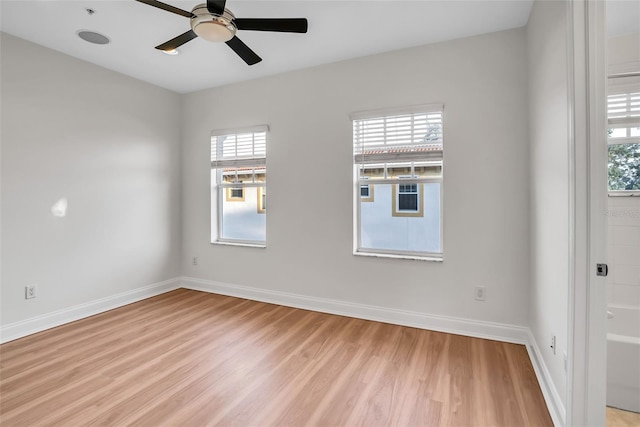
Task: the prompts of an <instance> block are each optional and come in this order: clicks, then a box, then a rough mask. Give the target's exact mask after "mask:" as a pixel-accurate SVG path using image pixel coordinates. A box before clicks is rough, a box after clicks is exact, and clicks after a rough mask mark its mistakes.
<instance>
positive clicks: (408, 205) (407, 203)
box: [398, 194, 418, 212]
mask: <svg viewBox="0 0 640 427" xmlns="http://www.w3.org/2000/svg"><path fill="white" fill-rule="evenodd" d="M398 210H399V211H411V212H417V211H418V195H417V194H398Z"/></svg>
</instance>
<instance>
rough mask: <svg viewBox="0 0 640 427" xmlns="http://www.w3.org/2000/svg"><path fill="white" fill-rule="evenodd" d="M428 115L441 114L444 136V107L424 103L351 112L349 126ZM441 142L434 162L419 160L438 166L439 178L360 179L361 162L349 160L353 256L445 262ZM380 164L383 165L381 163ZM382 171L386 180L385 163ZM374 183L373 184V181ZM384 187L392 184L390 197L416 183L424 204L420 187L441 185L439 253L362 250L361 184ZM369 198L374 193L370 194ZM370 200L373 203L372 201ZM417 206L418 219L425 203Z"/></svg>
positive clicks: (432, 160) (427, 158)
mask: <svg viewBox="0 0 640 427" xmlns="http://www.w3.org/2000/svg"><path fill="white" fill-rule="evenodd" d="M425 113H426V114H429V113H440V114H441V115H442V121H441V129H442V132H443V133H444V123H445V120H444V105H443V104H424V105H417V106H410V107H401V108H384V109H379V110H369V111H362V112H357V113H352V114H350V119H351V121H352V125H353V123H355V121H356V120H366V119H375V118H382V117H388V116H401V115H407V114H425ZM353 143H354V141H353V140H352V144H353ZM441 143H442V150H441V154H440V157H439V158H437V159H433V158H431V157H429V156H428V155H426V156H425V158H424V159H422V160H421V161H420V162H419V163H433V164H434V165H436V166H440V168H441V173H440V176H438V177H417V176H413V175H410V176H409V178H405V177H402V178H400V177H397V176H395V177H388V178H385V179H380V180H378V179H376V180H369V178H368V177H361V176H360V170H359V167H360V166H361V165H362V164H360V163H357V162H356V160H355V157H354V159H352V166H353V182H354V186H353V194H354V197H353V204H354V206H353V233H352V234H353V255H356V256H365V257H381V258H395V259H408V260H418V261H433V262H443V261H444V248H445V245H444V215H443V212H444V191H443V190H444V170H445V168H444V157H445V154H444V136H442V138H441ZM381 163H383V162H382V161H381ZM384 168H385V177H386V163H385V164H384ZM411 172H412V173H413V165H412V166H411ZM372 181H375V184H374V182H372ZM383 184H384V185H386V184H392V185H393V190H392V192H393V194H394V195H395V192H396V191H397V188H398V187H397V186H398V185H399V184H417V185H419V188H420V190H422V192H421V193H420V190H419V200H421V201H424V185H423V184H439V185H440V191H439V193H440V197H439V199H440V200H439V216H440V230H439V231H440V236H439V239H440V252H417V251H410V250H387V249H378V248H367V247H363V246H362V242H361V240H362V236H361V234H362V233H361V229H360V228H361V224H360V218H361V204H362V203H363V202H368V201H370V200H367V199H366V198H363V197H362V196H361V194H360V187H361V186H362V185H369V186H370V188H372V187H373V186H374V185H383ZM370 194H371V195H372V194H373V193H370ZM371 201H373V200H371ZM392 203H393V204H392V206H391V209H392V213H393V211H395V206H396V201H395V200H393V202H392ZM419 203H420V204H419V207H422V209H421V211H420V212H421V214H422V215H421V216H424V202H419ZM409 214H412V213H411V212H409ZM413 214H414V215H411V216H416V215H415V213H413ZM392 216H396V215H392ZM402 216H410V215H402Z"/></svg>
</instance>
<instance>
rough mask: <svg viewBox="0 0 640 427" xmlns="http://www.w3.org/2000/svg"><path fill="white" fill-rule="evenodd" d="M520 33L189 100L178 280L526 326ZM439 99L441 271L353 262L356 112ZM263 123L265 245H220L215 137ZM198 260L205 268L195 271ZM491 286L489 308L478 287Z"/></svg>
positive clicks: (430, 266) (429, 265)
mask: <svg viewBox="0 0 640 427" xmlns="http://www.w3.org/2000/svg"><path fill="white" fill-rule="evenodd" d="M524 36H525V34H524V30H522V29H520V30H511V31H506V32H500V33H494V34H489V35H483V36H479V37H473V38H468V39H461V40H456V41H451V42H446V43H441V44H434V45H429V46H423V47H418V48H412V49H407V50H402V51H396V52H392V53H386V54H381V55H376V56H371V57H366V58H361V59H354V60H350V61H345V62H340V63H336V64H331V65H326V66H320V67H316V68H312V69H307V70H303V71H297V72H292V73H287V74H282V75H278V76H273V77H268V78H263V79H258V80H253V81H248V82H244V83H239V84H234V85H229V86H225V87H221V88H216V89H211V90H205V91H200V92H195V93H192V94H188V95H186V96H185V97H184V111H183V114H184V122H183V144H184V147H183V171H184V173H183V260H182V261H183V262H182V268H183V273H184V274H185V275H186V276H191V277H196V278H202V279H208V280H214V281H219V282H224V283H230V284H237V285H245V286H252V287H256V288H262V289H267V290H275V291H284V292H291V293H296V294H301V295H305V296H315V297H324V298H330V299H336V300H341V301H346V302H355V303H360V304H371V305H376V306H381V307H389V308H398V309H405V310H413V311H417V312H422V313H429V314H440V315H448V316H456V317H463V318H470V319H476V320H483V321H493V322H501V323H507V324H511V325H526V324H527V322H528V303H527V298H528V286H529V245H528V237H529V232H528V225H529V209H528V203H529V202H528V161H527V156H528V149H527V113H526V111H527V107H526V86H527V83H526V82H527V80H526V68H525V62H526V53H525V48H526V45H525V37H524ZM440 102H441V103H444V106H445V110H444V126H445V128H444V132H445V154H444V155H445V172H444V262H443V263H434V262H422V261H407V260H394V259H376V258H369V257H359V256H354V255H352V218H353V216H352V214H353V203H352V194H353V190H352V189H353V183H352V177H353V173H352V152H353V150H352V129H351V122H350V120H349V113H352V112H355V111H362V110H369V109H376V108H384V107H400V106H407V105H416V104H424V103H440ZM260 124H268V125H269V127H270V132H269V134H268V149H267V153H268V155H267V163H268V171H269V174H268V178H267V181H268V182H267V187H268V189H269V205H268V216H267V248H266V249H257V248H242V247H229V246H220V245H211V244H210V243H209V236H210V217H209V206H210V197H211V195H210V194H209V193H210V189H209V168H210V163H209V162H210V142H209V141H210V132H211V130H213V129H226V128H235V127H244V126H251V125H260ZM192 256H198V257H199V260H200V263H199V265H198V266H193V265H191V263H190V260H191V257H192ZM476 285H482V286H486V287H487V299H486V301H485V302H478V301H474V292H473V287H474V286H476Z"/></svg>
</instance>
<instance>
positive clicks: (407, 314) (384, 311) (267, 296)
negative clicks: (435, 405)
mask: <svg viewBox="0 0 640 427" xmlns="http://www.w3.org/2000/svg"><path fill="white" fill-rule="evenodd" d="M182 287H183V288H186V289H192V290H196V291H203V292H209V293H214V294H220V295H227V296H232V297H238V298H245V299H250V300H253V301H261V302H266V303H270V304H278V305H284V306H287V307H294V308H301V309H304V310H312V311H318V312H322V313H329V314H336V315H340V316H347V317H355V318H358V319H365V320H373V321H376V322H383V323H391V324H394V325H401V326H409V327H414V328H420V329H429V330H431V331H439V332H447V333H450V334H457V335H465V336H469V337H476V338H485V339H490V340H496V341H504V342H509V343H515V344H527V343H528V340H529V335H528V328H526V327H524V326H513V325H506V324H502V323H492V322H483V321H478V320H472V319H464V318H459V317H450V316H439V315H433V314H425V313H418V312H415V311H407V310H398V309H393V308H387V307H380V306H373V305H365V304H358V303H353V302H346V301H338V300H332V299H326V298H318V297H310V296H306V295H299V294H292V293H287V292H279V291H272V290H267V289H259V288H252V287H249V286H239V285H232V284H229V283H222V282H216V281H212V280H204V279H197V278H193V277H183V278H182Z"/></svg>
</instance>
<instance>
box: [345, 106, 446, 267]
mask: <svg viewBox="0 0 640 427" xmlns="http://www.w3.org/2000/svg"><path fill="white" fill-rule="evenodd" d="M351 119H352V121H353V164H354V181H355V182H354V200H355V206H356V209H355V214H354V253H356V254H363V255H377V256H393V257H406V258H416V259H432V260H441V259H442V179H443V175H442V170H443V128H442V120H443V106H442V105H423V106H418V107H411V108H407V109H400V110H387V111H382V112H380V111H377V112H376V111H374V112H363V113H355V114H352V115H351ZM374 188H375V192H376V195H375V200H374V198H373V190H374Z"/></svg>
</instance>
